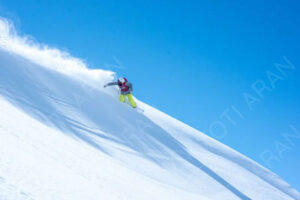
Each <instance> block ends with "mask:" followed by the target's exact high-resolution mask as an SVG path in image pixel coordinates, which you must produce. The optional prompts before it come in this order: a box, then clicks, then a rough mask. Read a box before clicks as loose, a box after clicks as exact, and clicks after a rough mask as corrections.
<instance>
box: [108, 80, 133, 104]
mask: <svg viewBox="0 0 300 200" xmlns="http://www.w3.org/2000/svg"><path fill="white" fill-rule="evenodd" d="M113 85H118V86H119V89H120V91H121V95H120V101H121V102H123V103H124V102H125V98H126V97H127V99H128V101H129V103H130V105H131V106H132V107H133V108H136V107H137V105H136V103H135V101H134V100H133V97H132V84H131V83H130V82H129V81H128V80H127V79H126V78H123V77H120V78H119V79H118V81H117V82H111V83H108V84H106V85H104V87H105V88H106V87H107V86H113Z"/></svg>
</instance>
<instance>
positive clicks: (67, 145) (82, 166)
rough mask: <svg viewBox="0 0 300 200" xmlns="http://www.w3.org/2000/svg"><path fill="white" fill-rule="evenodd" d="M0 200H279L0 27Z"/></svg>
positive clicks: (249, 172) (208, 145)
mask: <svg viewBox="0 0 300 200" xmlns="http://www.w3.org/2000/svg"><path fill="white" fill-rule="evenodd" d="M0 38H1V43H0V45H1V48H0V60H1V62H0V111H1V115H0V137H1V140H0V199H1V200H11V199H12V200H16V199H18V200H19V199H21V200H29V199H32V200H50V199H51V200H53V199H55V200H71V199H72V200H77V199H78V200H86V199H88V200H99V199H103V200H117V199H124V200H135V199H136V200H153V199H171V200H199V199H201V200H235V199H255V200H289V199H300V194H299V193H298V192H297V191H296V190H295V189H293V188H292V187H291V186H290V185H289V184H287V183H286V182H285V181H283V180H282V179H281V178H280V177H278V176H277V175H276V174H274V173H272V172H270V171H269V170H267V169H266V168H264V167H262V166H260V165H259V164H257V163H255V162H254V161H252V160H250V159H248V158H247V157H245V156H243V155H241V154H240V153H238V152H236V151H234V150H232V149H230V148H229V147H227V146H225V145H223V144H221V143H219V142H217V141H215V140H214V139H212V138H210V137H208V136H207V135H205V134H203V133H201V132H199V131H197V130H195V129H193V128H191V127H189V126H188V125H186V124H184V123H182V122H180V121H178V120H176V119H174V118H172V117H170V116H168V115H166V114H164V113H162V112H160V111H158V110H156V109H155V108H152V107H150V106H148V105H146V104H144V103H142V102H141V101H138V106H139V107H140V108H142V109H143V110H144V112H143V113H141V112H137V111H136V110H134V109H132V108H130V107H129V106H128V105H126V104H122V103H120V102H119V101H118V91H117V88H106V89H104V88H103V85H104V84H105V83H107V82H109V81H111V80H113V78H114V73H113V72H109V71H104V70H90V69H87V68H86V66H85V64H84V63H83V62H82V61H81V60H79V59H76V58H73V57H71V56H70V55H68V54H67V53H65V52H61V51H59V50H57V49H50V48H48V47H47V46H45V45H39V44H37V43H36V42H33V41H32V40H29V39H28V38H26V37H25V36H23V37H20V36H18V35H17V34H16V31H15V30H14V28H13V26H12V25H11V24H10V23H9V22H7V20H5V19H0Z"/></svg>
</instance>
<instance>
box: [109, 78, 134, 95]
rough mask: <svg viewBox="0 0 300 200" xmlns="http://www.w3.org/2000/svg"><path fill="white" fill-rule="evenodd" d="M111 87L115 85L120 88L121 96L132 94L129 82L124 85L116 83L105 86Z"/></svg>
mask: <svg viewBox="0 0 300 200" xmlns="http://www.w3.org/2000/svg"><path fill="white" fill-rule="evenodd" d="M113 85H117V86H119V88H120V91H121V94H123V95H127V94H130V93H132V91H133V88H132V84H131V83H130V82H129V81H126V82H125V84H124V85H123V84H119V83H118V82H111V83H108V84H106V85H105V87H106V86H113Z"/></svg>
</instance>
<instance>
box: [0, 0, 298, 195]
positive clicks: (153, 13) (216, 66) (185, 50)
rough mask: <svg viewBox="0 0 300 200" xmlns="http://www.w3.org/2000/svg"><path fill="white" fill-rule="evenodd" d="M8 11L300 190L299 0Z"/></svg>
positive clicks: (27, 29)
mask: <svg viewBox="0 0 300 200" xmlns="http://www.w3.org/2000/svg"><path fill="white" fill-rule="evenodd" d="M0 16H3V17H6V18H9V19H11V20H12V21H13V22H14V23H15V25H16V28H17V30H18V31H19V32H20V33H23V34H24V33H25V34H29V35H32V36H33V37H34V38H35V39H36V40H37V41H38V42H42V43H45V44H48V45H50V46H52V47H58V48H60V49H64V50H66V51H69V52H70V53H71V54H72V55H74V56H76V57H79V58H82V59H83V60H85V61H86V62H87V63H88V64H89V67H90V68H102V69H109V70H112V71H115V72H117V73H118V75H120V76H125V77H127V78H128V79H129V80H130V81H131V82H132V83H133V84H134V89H135V91H134V95H135V96H136V97H137V98H139V99H140V100H142V101H144V102H146V103H148V104H150V105H152V106H154V107H156V108H158V109H160V110H162V111H164V112H166V113H168V114H170V115H171V116H174V117H175V118H178V119H179V120H181V121H183V122H185V123H187V124H189V125H191V126H193V127H195V128H197V129H199V130H200V131H203V132H205V133H206V134H208V135H210V136H211V137H214V138H216V139H217V140H219V141H220V142H222V143H225V144H227V145H229V146H230V147H232V148H234V149H236V150H238V151H240V152H241V153H243V154H245V155H246V156H248V157H250V158H252V159H253V160H255V161H257V162H259V163H261V164H262V165H264V166H266V167H267V168H269V169H271V170H272V171H274V172H275V173H277V174H278V175H279V176H281V177H282V178H283V179H285V180H286V181H288V182H289V183H290V184H291V185H292V186H293V187H295V188H296V189H297V190H298V191H300V181H299V180H300V173H299V169H300V121H299V119H300V92H299V91H300V80H299V78H300V38H299V35H300V2H299V1H297V0H295V1H290V0H267V1H261V0H252V1H248V2H246V1H233V0H230V1H224V0H223V1H222V0H219V1H217V0H211V1H201V0H198V1H196V0H194V1H190V0H185V1H171V0H170V1H169V0H159V1H156V0H151V1H149V0H144V1H138V0H136V1H132V0H126V1H121V0H118V1H116V0H111V1H93V0H89V1H79V0H63V1H50V0H41V1H37V0H26V1H20V0H0ZM275 63H278V64H283V65H275ZM276 66H277V67H276ZM99 87H102V86H99Z"/></svg>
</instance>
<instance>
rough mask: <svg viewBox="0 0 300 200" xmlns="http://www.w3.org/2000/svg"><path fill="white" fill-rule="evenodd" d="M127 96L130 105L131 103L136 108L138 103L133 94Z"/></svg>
mask: <svg viewBox="0 0 300 200" xmlns="http://www.w3.org/2000/svg"><path fill="white" fill-rule="evenodd" d="M127 98H128V101H129V103H130V105H131V106H132V107H133V108H136V107H137V105H136V103H135V101H134V100H133V97H132V94H127Z"/></svg>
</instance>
